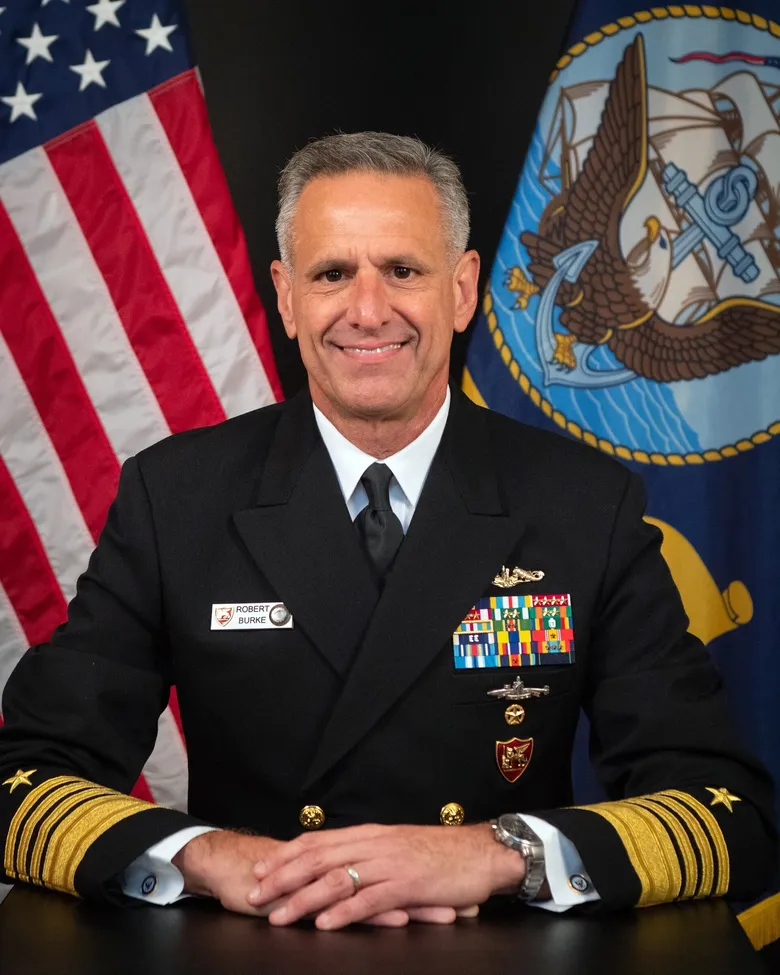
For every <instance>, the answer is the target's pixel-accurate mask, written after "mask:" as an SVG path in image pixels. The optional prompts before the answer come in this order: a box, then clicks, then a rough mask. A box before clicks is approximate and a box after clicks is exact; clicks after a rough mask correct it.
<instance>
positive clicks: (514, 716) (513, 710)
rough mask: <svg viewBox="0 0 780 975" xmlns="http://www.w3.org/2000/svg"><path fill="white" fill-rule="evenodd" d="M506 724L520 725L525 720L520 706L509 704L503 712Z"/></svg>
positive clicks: (523, 709) (523, 710)
mask: <svg viewBox="0 0 780 975" xmlns="http://www.w3.org/2000/svg"><path fill="white" fill-rule="evenodd" d="M504 718H505V719H506V723H507V724H522V723H523V719H524V718H525V708H524V707H523V705H522V704H510V705H509V707H508V708H507V709H506V711H504Z"/></svg>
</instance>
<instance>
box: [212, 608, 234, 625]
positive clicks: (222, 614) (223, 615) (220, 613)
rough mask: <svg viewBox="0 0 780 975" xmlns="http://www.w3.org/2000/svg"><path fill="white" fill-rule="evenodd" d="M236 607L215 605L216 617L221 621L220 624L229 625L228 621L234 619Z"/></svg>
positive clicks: (218, 621)
mask: <svg viewBox="0 0 780 975" xmlns="http://www.w3.org/2000/svg"><path fill="white" fill-rule="evenodd" d="M234 612H235V609H234V608H233V607H232V606H215V607H214V619H215V620H216V621H217V623H219V625H220V626H227V625H228V623H229V622H230V621H231V620H232V619H233V613H234Z"/></svg>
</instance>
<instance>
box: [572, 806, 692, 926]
mask: <svg viewBox="0 0 780 975" xmlns="http://www.w3.org/2000/svg"><path fill="white" fill-rule="evenodd" d="M577 808H580V809H587V810H588V811H589V812H593V813H596V814H597V815H599V816H601V817H603V818H604V819H606V821H607V822H608V823H609V824H610V826H612V828H613V829H614V830H615V832H616V833H617V834H618V836H619V837H620V840H621V842H622V843H623V846H624V847H625V849H626V854H627V855H628V859H629V860H630V861H631V866H632V867H633V868H634V870H635V872H636V875H637V877H638V878H639V883H640V884H641V886H642V893H641V895H640V897H639V900H638V902H637V907H649V906H650V905H651V904H662V903H664V902H666V901H671V900H674V899H675V898H676V897H678V896H679V893H680V889H681V887H682V871H681V869H680V862H679V860H678V857H677V852H676V851H675V849H674V845H673V844H672V841H671V839H670V838H669V834H668V833H667V832H666V830H665V829H664V827H663V825H662V823H661V822H660V821H659V819H658V817H657V816H656V815H655V814H654V813H652V812H650V811H648V810H647V809H643V808H641V807H639V806H637V805H632V804H630V803H628V802H625V801H623V802H600V803H597V804H596V805H593V806H579V807H577Z"/></svg>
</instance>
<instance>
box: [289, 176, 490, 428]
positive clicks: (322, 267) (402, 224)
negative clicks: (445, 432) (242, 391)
mask: <svg viewBox="0 0 780 975" xmlns="http://www.w3.org/2000/svg"><path fill="white" fill-rule="evenodd" d="M271 270H272V274H273V278H274V284H275V285H276V289H277V293H278V298H279V311H280V313H281V315H282V319H283V321H284V326H285V330H286V331H287V334H288V335H289V336H290V337H291V338H296V337H297V339H298V342H299V346H300V350H301V356H302V358H303V363H304V365H305V366H306V370H307V372H308V375H309V383H310V387H311V391H312V397H313V399H314V401H315V403H317V405H318V406H320V408H325V412H327V413H332V412H333V411H335V412H336V413H337V414H339V415H341V416H343V417H349V418H367V419H385V418H399V419H403V418H407V417H411V416H414V415H415V414H416V413H417V412H418V411H419V410H420V409H421V408H424V407H425V406H426V405H427V406H431V405H437V404H438V403H440V402H441V400H442V398H443V396H444V390H445V387H446V383H447V375H448V367H449V352H450V344H451V342H452V335H453V332H454V331H457V332H461V331H463V330H464V329H465V328H466V326H467V325H468V323H469V320H470V319H471V316H472V314H473V313H474V308H475V306H476V301H477V277H478V274H479V258H478V257H477V255H476V252H474V251H469V252H467V253H466V254H464V255H463V256H462V257H460V259H459V260H453V258H452V255H451V254H450V253H448V250H447V239H446V237H445V233H444V226H443V220H442V216H441V211H440V208H439V197H438V194H437V191H436V190H435V188H434V187H433V185H432V184H431V183H430V182H429V181H428V180H426V179H424V178H422V177H400V176H384V175H379V174H374V173H349V174H347V175H344V176H338V177H328V178H318V179H315V180H313V181H312V182H311V183H309V184H308V186H306V188H305V189H304V191H303V193H302V194H301V196H300V199H299V201H298V207H297V210H296V213H295V218H294V224H293V255H292V268H290V269H287V268H285V267H284V266H283V265H282V264H281V263H280V262H278V261H275V262H274V264H273V265H272V268H271ZM328 406H330V407H331V409H328Z"/></svg>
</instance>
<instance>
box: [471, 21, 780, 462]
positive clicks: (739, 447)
mask: <svg viewBox="0 0 780 975" xmlns="http://www.w3.org/2000/svg"><path fill="white" fill-rule="evenodd" d="M669 17H672V18H676V17H708V18H709V19H710V20H716V19H717V20H720V19H722V20H735V21H738V22H739V23H740V24H745V25H747V26H752V27H757V28H758V29H759V30H764V31H768V32H769V33H770V34H773V35H774V36H775V37H778V38H780V24H777V23H775V21H774V20H767V19H766V17H760V16H759V15H758V14H749V13H747V12H746V11H744V10H735V9H733V8H731V7H714V6H710V5H705V6H700V5H698V4H690V3H686V4H682V5H677V4H670V5H668V6H665V7H651V8H650V9H649V10H639V11H637V12H636V13H634V14H632V15H630V16H626V17H618V19H617V20H616V21H612V22H611V23H609V24H606V25H605V26H603V27H602V28H601V29H600V30H595V31H593V32H592V33H590V34H587V35H586V36H585V38H584V39H583V40H582V41H578V42H577V43H576V44H573V45H572V46H571V47H570V48H569V50H568V51H567V52H566V54H564V55H562V56H561V57H560V58H559V59H558V63H557V64H556V65H555V70H554V71H553V73H552V75H551V76H550V83H551V84H552V82H553V81H554V80H555V79H556V78H557V77H558V74H559V73H560V72H561V71H562V70H563V69H564V68H565V67H566V66H567V65H569V64H571V62H572V61H573V60H574V58H576V57H579V56H580V55H581V54H584V53H585V51H587V50H588V49H589V48H592V47H595V46H596V45H597V44H599V43H600V42H601V41H603V40H604V38H605V37H611V36H612V35H613V34H617V33H618V32H619V31H621V30H627V29H628V28H630V27H636V26H638V25H641V24H647V23H650V22H651V21H653V20H667V19H668V18H669ZM483 311H484V313H485V317H486V318H487V321H488V327H489V328H490V331H491V333H492V335H493V341H494V342H495V345H496V349H497V350H498V352H499V354H500V356H501V358H502V360H503V362H504V364H505V365H506V366H508V367H509V371H510V372H511V373H512V376H513V377H514V379H516V380H517V382H518V383H519V384H520V388H521V389H522V390H523V392H524V393H525V394H526V395H527V396H530V398H531V402H532V403H533V404H534V406H538V407H539V409H541V411H542V413H544V415H545V416H546V417H549V418H550V419H551V420H553V421H554V422H555V423H556V424H557V425H558V426H559V427H560V428H561V429H562V430H566V431H567V433H570V434H571V435H572V436H574V437H577V439H578V440H583V441H584V442H585V443H586V444H589V445H590V446H591V447H597V448H598V449H599V450H602V451H603V452H604V453H605V454H609V455H610V456H611V457H619V458H620V459H621V460H633V461H637V463H640V464H655V465H656V466H658V467H684V466H685V465H686V464H704V463H706V462H707V461H716V460H724V459H725V458H726V457H736V456H737V455H738V454H740V453H744V452H745V451H748V450H752V449H753V448H754V447H756V446H758V445H759V444H762V443H766V442H767V441H768V440H771V438H772V437H776V436H778V435H780V421H778V422H776V423H773V424H772V425H771V426H770V427H768V428H767V429H766V430H759V431H758V432H757V433H754V434H753V435H752V436H751V437H748V438H746V439H744V440H739V441H738V442H737V443H735V444H728V445H727V446H725V447H721V448H720V449H719V450H705V451H704V453H701V454H699V453H689V454H661V453H652V454H651V453H648V452H647V451H645V450H632V449H631V448H630V447H623V446H620V445H619V446H615V445H614V444H612V443H610V442H609V440H604V439H603V438H599V437H597V436H596V435H595V434H593V433H591V432H590V431H589V430H583V429H582V427H580V426H579V424H577V423H575V422H574V421H573V420H568V419H567V418H566V417H565V416H564V415H563V413H561V412H560V410H557V409H556V408H555V407H554V406H553V405H552V403H551V402H550V401H549V400H547V399H545V397H544V396H543V395H542V394H541V393H540V392H539V390H538V389H537V388H536V387H535V386H534V385H533V384H532V383H531V381H530V379H529V378H528V377H527V376H526V375H525V373H524V372H523V371H522V369H521V368H520V365H519V363H518V362H517V361H516V360H515V358H514V357H513V355H512V350H511V349H510V348H509V346H508V345H507V344H506V342H505V341H504V335H503V332H502V331H501V329H500V328H499V326H498V320H497V318H496V313H495V312H494V311H493V298H492V295H491V294H490V292H489V291H488V292H487V293H486V295H485V299H484V302H483ZM469 381H470V384H471V386H474V388H475V389H476V386H475V384H474V380H473V378H472V377H471V376H469ZM480 399H482V396H481V394H480Z"/></svg>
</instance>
